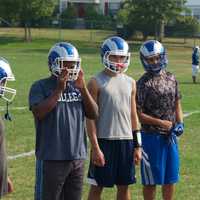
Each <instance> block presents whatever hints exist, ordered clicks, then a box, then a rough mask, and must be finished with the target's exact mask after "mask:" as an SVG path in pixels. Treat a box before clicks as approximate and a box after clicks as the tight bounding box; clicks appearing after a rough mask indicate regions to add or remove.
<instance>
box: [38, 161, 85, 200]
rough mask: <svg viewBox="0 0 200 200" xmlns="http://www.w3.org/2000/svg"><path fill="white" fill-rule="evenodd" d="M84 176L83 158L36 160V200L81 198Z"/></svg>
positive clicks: (77, 199)
mask: <svg viewBox="0 0 200 200" xmlns="http://www.w3.org/2000/svg"><path fill="white" fill-rule="evenodd" d="M83 176H84V161H83V160H73V161H43V160H36V184H35V200H68V199H69V200H81V195H82V186H83Z"/></svg>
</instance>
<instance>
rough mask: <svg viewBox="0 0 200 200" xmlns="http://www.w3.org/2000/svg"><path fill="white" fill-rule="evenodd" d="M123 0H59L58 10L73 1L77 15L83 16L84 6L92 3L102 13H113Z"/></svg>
mask: <svg viewBox="0 0 200 200" xmlns="http://www.w3.org/2000/svg"><path fill="white" fill-rule="evenodd" d="M122 2H123V0H60V12H62V11H63V10H64V9H65V8H66V7H67V6H68V4H69V3H73V4H74V5H75V6H76V8H77V13H78V16H79V17H84V12H85V6H86V5H87V4H93V5H94V7H95V8H96V10H97V11H98V12H100V13H101V14H103V15H107V14H108V13H111V14H115V13H116V12H117V11H118V10H119V8H120V4H121V3H122Z"/></svg>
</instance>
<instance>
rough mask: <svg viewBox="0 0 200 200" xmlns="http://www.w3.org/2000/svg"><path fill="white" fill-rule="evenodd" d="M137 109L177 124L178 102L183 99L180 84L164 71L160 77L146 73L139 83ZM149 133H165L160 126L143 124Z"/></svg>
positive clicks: (143, 127)
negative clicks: (179, 88)
mask: <svg viewBox="0 0 200 200" xmlns="http://www.w3.org/2000/svg"><path fill="white" fill-rule="evenodd" d="M136 98H137V109H138V110H139V111H140V112H143V113H145V114H147V115H150V116H152V117H155V118H159V119H162V120H169V121H171V122H172V123H175V122H176V114H175V111H176V101H177V100H178V99H180V98H181V94H180V92H179V90H178V83H177V80H176V78H175V76H174V75H173V74H171V73H170V72H167V71H165V70H162V71H161V72H160V73H159V74H158V75H153V74H150V73H145V74H144V75H143V76H142V77H141V78H140V79H139V80H138V81H137V96H136ZM141 125H142V129H143V130H144V131H147V132H160V133H164V132H165V130H164V129H162V128H161V127H159V126H155V125H148V124H141Z"/></svg>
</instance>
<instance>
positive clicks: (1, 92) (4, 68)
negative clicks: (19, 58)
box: [0, 57, 16, 102]
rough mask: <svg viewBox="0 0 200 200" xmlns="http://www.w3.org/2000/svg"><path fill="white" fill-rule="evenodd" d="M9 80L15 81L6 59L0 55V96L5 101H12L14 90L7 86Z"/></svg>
mask: <svg viewBox="0 0 200 200" xmlns="http://www.w3.org/2000/svg"><path fill="white" fill-rule="evenodd" d="M9 81H15V77H14V75H13V73H12V70H11V67H10V64H9V63H8V61H7V60H6V59H4V58H1V57H0V97H1V98H2V99H4V100H5V101H7V102H12V101H13V99H14V97H15V95H16V90H15V89H13V88H10V87H8V84H9Z"/></svg>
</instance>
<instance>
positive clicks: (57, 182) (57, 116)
mask: <svg viewBox="0 0 200 200" xmlns="http://www.w3.org/2000/svg"><path fill="white" fill-rule="evenodd" d="M48 65H49V70H50V73H51V75H50V77H47V78H44V79H41V80H39V81H36V82H35V83H34V84H33V85H32V87H31V90H30V94H29V105H30V110H31V111H32V113H33V116H34V119H35V128H36V187H35V200H65V199H70V200H81V193H82V185H83V175H84V160H85V159H86V150H87V148H86V135H85V129H84V123H85V122H84V121H85V116H87V117H88V118H91V119H95V118H96V117H97V116H98V108H97V105H96V103H95V101H94V100H93V99H92V97H91V95H90V94H89V92H88V90H87V87H86V84H85V79H84V74H83V69H82V68H81V59H80V57H79V54H78V51H77V49H76V47H75V46H73V45H72V44H70V43H67V42H59V43H56V44H55V45H54V46H53V47H52V48H51V49H50V51H49V54H48Z"/></svg>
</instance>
